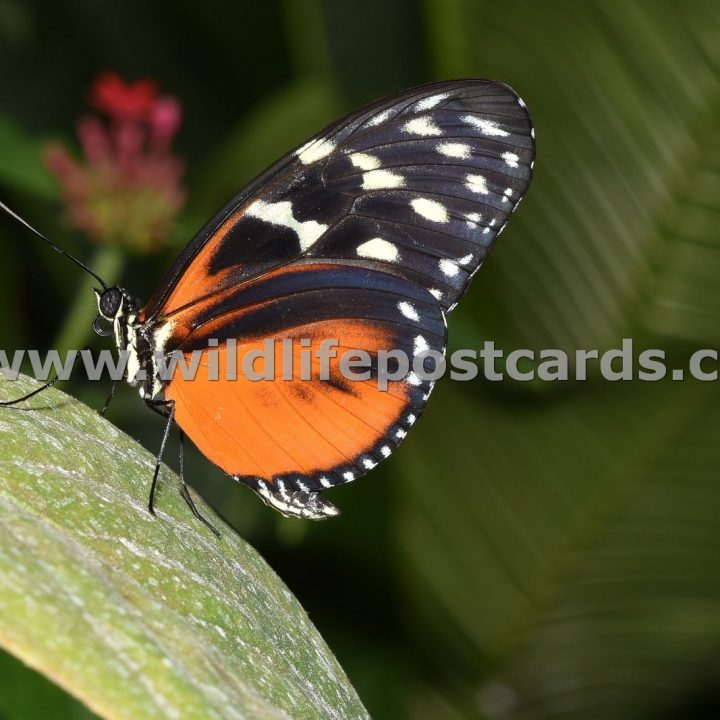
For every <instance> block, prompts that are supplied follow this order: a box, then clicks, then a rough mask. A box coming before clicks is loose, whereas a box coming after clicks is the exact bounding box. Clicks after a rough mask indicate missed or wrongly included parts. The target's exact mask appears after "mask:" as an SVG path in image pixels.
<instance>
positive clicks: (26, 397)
mask: <svg viewBox="0 0 720 720" xmlns="http://www.w3.org/2000/svg"><path fill="white" fill-rule="evenodd" d="M89 350H90V348H89V347H85V348H84V349H83V350H81V351H80V352H79V353H77V354H76V355H75V357H74V358H73V361H72V367H71V368H70V370H71V371H72V370H74V369H75V363H76V362H77V359H78V358H79V357H81V356H82V354H83V353H84V352H89ZM59 379H60V378H59V377H58V376H57V375H56V376H55V377H54V378H53V379H52V380H48V381H47V382H46V383H45V384H44V385H42V386H41V387H39V388H37V389H35V390H33V391H32V392H29V393H26V394H25V395H23V396H22V397H19V398H15V399H14V400H4V401H2V402H0V407H12V406H13V405H17V404H18V403H21V402H23V401H24V400H29V399H30V398H31V397H35V395H39V394H40V393H41V392H43V391H44V390H47V389H48V388H51V387H52V386H53V385H55V383H56V382H57V381H58V380H59Z"/></svg>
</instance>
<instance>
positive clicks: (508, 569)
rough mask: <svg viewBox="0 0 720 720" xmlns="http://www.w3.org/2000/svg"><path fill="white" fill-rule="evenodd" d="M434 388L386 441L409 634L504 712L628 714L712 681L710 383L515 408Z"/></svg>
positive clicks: (652, 386) (718, 652)
mask: <svg viewBox="0 0 720 720" xmlns="http://www.w3.org/2000/svg"><path fill="white" fill-rule="evenodd" d="M438 395H439V397H437V398H436V399H435V402H434V403H433V407H432V411H430V412H428V413H427V415H426V416H425V418H424V419H423V422H422V423H421V424H420V425H419V427H418V429H417V431H416V433H417V434H416V437H415V438H414V439H411V440H409V441H408V442H409V444H411V445H412V452H408V453H404V454H403V455H402V456H401V457H402V467H403V469H404V471H405V472H404V476H405V487H404V497H405V504H404V510H403V512H402V518H401V523H400V535H401V541H402V544H403V546H404V548H405V554H406V562H405V563H403V567H406V568H410V570H409V572H408V573H407V574H408V579H409V580H410V582H411V586H410V588H409V597H410V598H412V603H413V605H414V606H415V608H416V610H417V612H418V613H419V616H420V618H421V620H422V621H423V622H422V626H423V627H424V632H425V633H426V634H425V636H424V637H423V642H424V643H428V644H432V643H434V642H436V643H438V644H441V645H445V646H446V647H448V648H450V649H451V653H452V654H453V655H457V656H460V657H463V658H465V660H466V663H467V666H468V667H469V668H474V670H473V671H471V673H470V677H472V676H473V675H474V677H475V678H477V680H476V682H477V684H478V686H482V687H483V688H485V689H487V688H494V689H495V690H496V689H497V688H498V687H501V688H504V696H505V697H509V698H512V703H511V708H510V709H512V711H513V712H512V713H509V714H508V715H507V716H508V717H511V718H526V717H527V718H530V717H532V718H535V719H541V718H542V719H544V718H548V719H550V718H556V717H559V716H560V714H561V712H562V716H563V717H565V718H568V719H569V718H578V719H580V718H583V719H586V718H594V717H598V718H602V717H610V716H612V717H614V718H618V719H622V718H627V720H631V719H632V720H634V719H636V718H641V717H646V716H650V715H651V713H652V711H657V710H659V709H661V708H663V707H665V708H667V707H671V706H672V704H673V703H678V702H680V701H681V700H682V699H683V694H684V693H685V692H686V691H687V689H688V688H689V687H693V686H694V685H696V684H697V685H702V683H703V682H709V678H710V677H711V673H712V672H713V671H712V670H711V668H712V667H713V664H714V663H716V662H717V660H718V659H719V658H720V621H719V618H720V613H719V612H718V611H719V609H720V576H718V574H717V573H716V572H715V568H716V566H717V558H718V557H720V523H718V522H717V518H718V517H720V489H719V488H718V484H717V481H716V480H717V476H718V471H719V470H720V460H719V459H718V456H717V452H716V444H715V442H714V437H715V433H716V428H717V426H718V422H720V410H719V409H718V408H719V407H720V405H719V404H718V399H719V397H720V396H719V391H718V388H717V387H715V386H712V385H710V384H708V383H699V382H693V381H690V382H686V383H679V382H672V381H668V382H662V383H616V384H614V385H613V386H610V387H603V388H601V387H600V386H599V384H595V385H594V386H590V387H586V388H582V389H581V388H575V389H574V390H573V391H569V392H567V393H565V394H563V395H561V396H559V397H551V398H545V399H544V400H543V401H542V402H536V403H534V404H529V403H525V404H522V405H521V404H516V403H512V402H509V401H508V399H507V398H504V399H502V400H501V399H498V398H495V399H492V398H490V397H487V396H485V397H483V396H482V395H479V394H478V395H476V396H475V397H474V398H473V394H472V393H468V392H467V390H466V391H464V393H463V395H462V396H461V395H460V391H459V390H458V389H457V388H452V387H449V386H445V387H441V388H439V389H438ZM473 399H474V402H473ZM449 417H451V418H452V422H451V423H448V422H447V418H449ZM437 448H442V453H440V452H438V451H437ZM428 475H430V476H432V477H433V478H434V481H433V483H427V482H426V481H424V480H423V478H426V477H428ZM451 665H452V664H451ZM495 690H493V691H492V692H495ZM489 694H492V693H489ZM488 714H489V715H490V717H495V716H498V717H500V716H502V717H505V715H499V714H497V713H493V712H488Z"/></svg>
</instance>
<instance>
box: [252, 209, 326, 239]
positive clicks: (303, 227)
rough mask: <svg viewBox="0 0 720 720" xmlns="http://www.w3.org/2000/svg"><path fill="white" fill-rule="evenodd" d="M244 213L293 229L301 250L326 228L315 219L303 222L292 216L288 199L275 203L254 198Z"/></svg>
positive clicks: (317, 237) (318, 236)
mask: <svg viewBox="0 0 720 720" xmlns="http://www.w3.org/2000/svg"><path fill="white" fill-rule="evenodd" d="M246 213H247V215H249V216H250V217H256V218H258V219H259V220H264V221H265V222H269V223H270V224H271V225H281V226H282V227H286V228H289V229H290V230H293V231H294V232H295V233H296V234H297V236H298V242H299V243H300V249H301V250H302V251H303V252H304V251H305V250H307V249H308V248H309V247H311V246H312V245H313V244H314V243H316V242H317V240H318V239H319V238H320V236H321V235H322V234H323V233H324V232H325V231H326V230H327V228H328V226H327V225H323V224H322V223H319V222H315V220H305V222H300V221H299V220H296V219H295V218H294V217H293V212H292V203H291V202H290V201H289V200H283V201H282V202H275V203H268V202H265V201H264V200H256V201H255V202H254V203H253V204H252V205H250V207H249V208H248V209H247V211H246Z"/></svg>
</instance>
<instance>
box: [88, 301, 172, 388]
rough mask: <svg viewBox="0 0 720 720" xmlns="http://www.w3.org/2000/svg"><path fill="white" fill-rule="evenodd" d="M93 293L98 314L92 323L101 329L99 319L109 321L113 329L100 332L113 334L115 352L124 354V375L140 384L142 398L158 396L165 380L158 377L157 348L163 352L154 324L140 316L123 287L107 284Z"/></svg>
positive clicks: (133, 384)
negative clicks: (101, 291) (102, 289)
mask: <svg viewBox="0 0 720 720" xmlns="http://www.w3.org/2000/svg"><path fill="white" fill-rule="evenodd" d="M96 295H97V302H98V318H97V319H96V321H95V325H94V327H95V329H96V332H100V331H99V329H98V328H99V325H98V321H100V320H101V319H102V320H104V321H106V322H107V323H111V326H112V330H111V331H109V332H100V334H102V335H108V334H112V335H113V336H114V337H115V344H116V345H117V349H118V352H119V353H120V354H121V355H125V357H126V362H125V368H124V376H123V379H124V380H125V381H126V382H127V383H128V384H129V385H131V386H132V387H137V388H139V393H140V397H142V398H143V399H147V400H151V399H152V400H156V399H158V398H160V397H161V396H162V393H163V390H164V387H165V385H166V382H164V381H163V379H162V377H161V373H160V368H159V366H158V360H157V358H158V350H159V351H160V352H162V351H163V348H158V342H157V337H156V333H155V332H154V331H153V328H152V327H151V326H148V325H147V324H145V323H143V322H141V321H140V320H139V307H140V306H139V303H138V301H137V300H136V299H135V298H133V297H132V296H130V295H129V294H128V292H127V291H126V290H124V289H123V288H109V289H108V290H105V291H104V292H103V293H97V292H96ZM161 341H162V340H161Z"/></svg>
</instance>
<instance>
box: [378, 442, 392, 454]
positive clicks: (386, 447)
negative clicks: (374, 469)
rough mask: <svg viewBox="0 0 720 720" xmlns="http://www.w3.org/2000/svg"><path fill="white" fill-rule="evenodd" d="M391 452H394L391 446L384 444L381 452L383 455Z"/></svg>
mask: <svg viewBox="0 0 720 720" xmlns="http://www.w3.org/2000/svg"><path fill="white" fill-rule="evenodd" d="M391 452H392V450H390V448H389V447H388V446H387V445H383V446H382V447H381V448H380V454H381V455H382V456H383V457H388V456H389V455H390V453H391Z"/></svg>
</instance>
